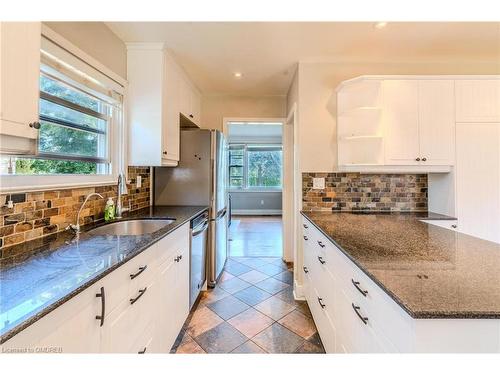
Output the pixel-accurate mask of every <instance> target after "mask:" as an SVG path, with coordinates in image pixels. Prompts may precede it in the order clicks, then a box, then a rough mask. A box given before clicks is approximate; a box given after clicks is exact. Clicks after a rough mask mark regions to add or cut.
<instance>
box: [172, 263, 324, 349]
mask: <svg viewBox="0 0 500 375" xmlns="http://www.w3.org/2000/svg"><path fill="white" fill-rule="evenodd" d="M292 283H293V273H292V271H291V270H289V269H288V268H287V266H286V264H285V263H284V262H283V261H282V260H281V259H280V258H278V257H231V258H229V259H228V260H227V263H226V267H225V270H224V273H223V274H222V276H221V282H220V283H219V285H218V286H217V287H216V288H214V289H209V290H208V291H206V292H203V294H202V295H201V296H200V299H199V302H198V303H197V305H196V306H195V308H194V309H193V311H192V312H191V314H190V315H189V317H188V319H187V320H186V323H185V324H184V327H183V328H182V331H181V332H180V334H179V337H178V338H177V340H176V344H175V345H174V347H173V348H172V353H324V352H325V351H324V348H323V345H322V343H321V339H320V338H319V335H318V332H317V330H316V326H315V325H314V322H313V320H312V318H311V312H310V311H309V308H308V307H307V303H306V302H303V301H295V299H294V298H293V292H292Z"/></svg>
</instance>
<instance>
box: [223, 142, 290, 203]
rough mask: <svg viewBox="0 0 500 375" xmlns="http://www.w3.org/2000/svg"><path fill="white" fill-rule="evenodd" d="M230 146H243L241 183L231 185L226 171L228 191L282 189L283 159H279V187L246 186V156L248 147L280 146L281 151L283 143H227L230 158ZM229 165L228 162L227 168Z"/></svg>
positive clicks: (247, 156) (276, 190)
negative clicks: (239, 184)
mask: <svg viewBox="0 0 500 375" xmlns="http://www.w3.org/2000/svg"><path fill="white" fill-rule="evenodd" d="M231 146H238V147H242V148H243V183H242V186H241V187H235V186H231V175H230V173H229V171H228V175H229V192H252V193H258V192H281V191H283V159H282V160H281V186H280V187H274V186H269V187H266V186H248V175H249V174H248V165H249V162H248V160H249V159H248V158H249V152H248V149H249V148H256V147H262V148H266V147H269V148H281V152H283V145H282V144H276V143H241V142H237V143H230V144H229V153H228V158H230V152H231ZM229 167H230V164H229V163H228V168H229Z"/></svg>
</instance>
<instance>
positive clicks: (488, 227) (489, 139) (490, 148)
mask: <svg viewBox="0 0 500 375" xmlns="http://www.w3.org/2000/svg"><path fill="white" fill-rule="evenodd" d="M456 168H457V177H456V179H457V214H458V215H457V216H458V230H459V231H460V232H464V233H466V234H470V235H472V236H476V237H479V238H483V239H486V240H490V241H495V242H498V243H500V230H499V228H500V123H459V124H457V167H456Z"/></svg>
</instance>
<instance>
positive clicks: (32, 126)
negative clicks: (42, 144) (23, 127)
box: [28, 121, 41, 130]
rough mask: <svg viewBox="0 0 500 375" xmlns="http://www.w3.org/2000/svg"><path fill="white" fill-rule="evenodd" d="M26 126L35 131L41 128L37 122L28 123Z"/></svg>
mask: <svg viewBox="0 0 500 375" xmlns="http://www.w3.org/2000/svg"><path fill="white" fill-rule="evenodd" d="M28 125H29V127H30V128H33V129H36V130H38V129H40V127H41V125H40V123H39V122H38V121H34V122H30V123H29V124H28Z"/></svg>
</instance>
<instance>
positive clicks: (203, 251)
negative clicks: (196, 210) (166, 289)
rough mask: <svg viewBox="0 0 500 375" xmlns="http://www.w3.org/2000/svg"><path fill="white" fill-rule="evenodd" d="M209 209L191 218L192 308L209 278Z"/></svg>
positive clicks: (190, 295) (190, 306)
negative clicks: (207, 264) (207, 265)
mask: <svg viewBox="0 0 500 375" xmlns="http://www.w3.org/2000/svg"><path fill="white" fill-rule="evenodd" d="M207 241H208V211H205V212H203V213H202V214H200V215H198V216H196V217H195V218H194V219H192V220H191V243H190V255H191V256H190V258H189V259H190V261H189V274H190V280H189V282H190V288H189V309H191V308H192V307H193V305H194V303H195V302H196V299H197V298H198V295H199V294H200V291H201V289H202V288H203V286H204V285H205V282H206V280H207V273H206V268H207V267H206V263H207V244H208V243H207Z"/></svg>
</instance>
